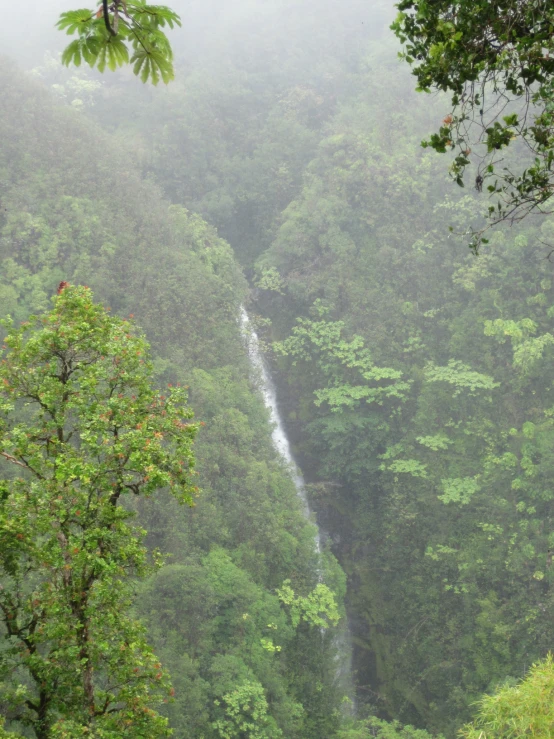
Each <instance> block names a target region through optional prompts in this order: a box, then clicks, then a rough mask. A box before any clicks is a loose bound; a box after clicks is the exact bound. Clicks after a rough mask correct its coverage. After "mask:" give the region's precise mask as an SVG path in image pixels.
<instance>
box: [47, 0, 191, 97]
mask: <svg viewBox="0 0 554 739" xmlns="http://www.w3.org/2000/svg"><path fill="white" fill-rule="evenodd" d="M180 25H181V20H180V18H179V16H178V15H177V13H174V12H173V11H172V10H171V9H170V8H168V7H166V6H165V5H147V4H146V2H145V0H114V2H113V3H112V4H111V5H108V0H102V7H101V8H100V9H99V10H98V11H95V10H88V9H86V8H85V9H83V10H70V11H68V12H66V13H62V14H61V16H60V20H59V21H58V23H57V26H58V28H59V29H60V30H65V31H66V33H67V34H68V35H72V34H74V33H76V34H77V36H78V38H76V39H75V40H74V41H72V42H71V43H70V44H69V46H67V48H66V49H65V50H64V52H63V54H62V62H63V63H64V64H65V65H66V66H69V65H70V64H75V66H77V67H78V66H80V64H81V61H82V60H84V61H85V62H86V63H87V64H88V65H89V66H91V67H94V66H96V67H98V69H99V70H100V72H103V71H104V70H105V69H106V67H108V69H111V70H112V71H114V70H115V69H117V67H121V66H123V65H124V64H132V65H133V72H134V74H136V75H139V76H140V78H141V80H142V81H143V82H147V81H148V80H151V82H152V83H153V84H154V85H157V84H158V82H159V81H160V78H161V79H162V80H163V81H164V82H165V83H166V84H167V83H168V82H170V81H171V80H172V79H173V78H174V76H175V74H174V70H173V51H172V49H171V44H170V43H169V40H168V38H167V36H166V34H165V33H164V32H163V31H162V30H161V29H162V28H164V27H165V26H169V27H170V28H174V27H175V26H180Z"/></svg>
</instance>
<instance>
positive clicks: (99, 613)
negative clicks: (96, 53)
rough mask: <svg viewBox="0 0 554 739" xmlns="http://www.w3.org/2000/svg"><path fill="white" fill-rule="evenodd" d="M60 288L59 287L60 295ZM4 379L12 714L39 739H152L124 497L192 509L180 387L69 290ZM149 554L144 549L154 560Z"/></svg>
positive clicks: (157, 688) (155, 692)
mask: <svg viewBox="0 0 554 739" xmlns="http://www.w3.org/2000/svg"><path fill="white" fill-rule="evenodd" d="M64 284H65V283H62V286H63V285H64ZM4 342H5V344H4V352H3V360H2V364H1V368H0V381H1V383H2V384H1V385H0V388H1V391H0V455H1V457H2V459H3V461H4V463H6V464H5V467H6V468H7V469H6V471H5V474H4V476H3V479H1V480H0V577H1V580H2V587H1V588H0V623H1V624H2V628H3V631H4V634H5V638H6V645H5V647H4V648H3V649H2V652H1V653H0V680H2V681H5V682H3V685H2V696H3V699H4V700H7V703H8V717H9V718H10V719H11V720H12V721H17V722H18V723H19V724H21V725H23V726H28V727H30V728H31V729H32V730H33V732H34V735H35V736H36V737H37V738H38V739H45V738H46V737H53V736H65V737H73V736H81V735H82V734H83V732H85V731H86V732H89V731H93V732H94V735H95V736H99V737H105V739H109V738H110V737H124V736H129V737H131V736H132V737H139V736H144V737H158V736H159V737H162V736H166V735H168V729H167V720H166V719H165V718H163V717H161V716H160V715H159V714H158V713H157V712H156V711H155V710H154V709H153V705H156V703H158V702H161V701H162V700H163V698H164V697H165V698H167V697H168V695H169V693H168V691H169V685H168V682H167V678H166V677H165V675H164V672H163V671H162V669H161V664H160V663H159V662H158V660H157V659H156V657H155V656H154V655H153V653H152V650H151V649H150V647H149V646H148V645H147V643H146V640H145V637H144V628H143V627H142V626H141V625H140V623H139V622H137V621H136V620H135V619H134V618H133V617H132V616H131V615H130V612H129V607H130V605H131V602H132V588H131V583H130V576H134V577H137V576H140V575H144V574H147V573H148V572H149V569H150V567H149V564H148V557H147V552H146V549H145V548H144V546H143V545H142V544H141V539H142V538H143V536H144V532H142V531H141V530H140V529H137V528H134V527H132V526H130V525H129V523H128V519H129V518H130V516H131V515H132V514H131V512H130V511H129V510H126V508H125V507H124V506H121V505H119V502H120V498H122V496H124V495H126V494H129V493H134V494H135V495H151V494H153V493H154V492H156V491H158V490H160V489H161V488H164V487H167V488H168V489H169V490H171V492H172V493H173V494H174V495H175V496H176V498H177V499H178V500H180V501H182V502H188V503H190V502H191V501H192V495H193V494H194V490H193V487H192V484H191V474H192V466H193V458H192V451H191V444H192V440H193V438H194V436H195V432H196V426H195V425H194V424H192V423H191V422H190V418H191V415H192V414H191V412H190V410H189V409H188V408H187V407H186V405H185V395H184V390H183V389H181V388H169V389H168V391H167V392H166V393H165V394H164V395H162V394H161V393H159V392H158V391H156V390H154V389H153V387H152V385H151V374H152V365H151V363H150V361H149V358H148V346H147V344H146V342H145V340H144V339H143V338H142V337H141V336H137V335H136V334H135V332H134V331H133V329H132V328H131V325H130V324H129V322H128V321H125V320H121V319H119V318H112V317H111V316H110V315H109V314H108V313H107V312H106V310H105V309H104V308H102V307H101V306H99V305H95V304H94V303H93V301H92V293H91V291H90V290H89V289H88V288H82V287H77V288H74V287H70V286H65V287H63V288H62V290H61V293H60V295H59V296H57V297H56V298H55V299H54V308H53V309H52V310H51V311H50V312H49V313H47V314H46V315H43V316H40V317H32V318H31V319H30V320H29V321H27V322H25V323H23V324H22V325H21V326H20V327H19V328H11V329H10V330H9V332H8V335H7V337H6V338H5V339H4ZM156 559H157V555H156V554H155V553H154V561H156Z"/></svg>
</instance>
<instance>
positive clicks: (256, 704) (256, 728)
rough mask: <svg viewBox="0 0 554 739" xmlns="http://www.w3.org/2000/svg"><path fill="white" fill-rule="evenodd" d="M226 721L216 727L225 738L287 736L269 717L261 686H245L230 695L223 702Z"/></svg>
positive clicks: (222, 706) (252, 738)
mask: <svg viewBox="0 0 554 739" xmlns="http://www.w3.org/2000/svg"><path fill="white" fill-rule="evenodd" d="M216 705H217V706H221V708H222V710H223V712H224V718H221V719H218V720H217V721H214V723H213V727H214V729H215V730H216V731H217V735H218V736H219V737H221V739H277V738H278V737H282V736H283V733H282V732H281V731H280V730H279V729H278V728H277V727H276V726H275V724H274V722H272V721H271V720H270V718H269V716H268V714H267V709H268V705H267V700H266V697H265V695H264V691H263V688H262V686H261V685H260V684H259V683H258V684H256V683H249V682H247V683H243V684H242V685H238V686H237V687H236V688H235V689H234V690H233V691H232V692H230V693H226V694H225V695H224V696H223V698H222V700H221V701H216Z"/></svg>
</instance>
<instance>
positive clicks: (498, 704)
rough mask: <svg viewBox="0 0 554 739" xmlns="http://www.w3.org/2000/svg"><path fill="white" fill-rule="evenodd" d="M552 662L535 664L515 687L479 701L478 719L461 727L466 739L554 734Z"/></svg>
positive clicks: (543, 737)
mask: <svg viewBox="0 0 554 739" xmlns="http://www.w3.org/2000/svg"><path fill="white" fill-rule="evenodd" d="M553 699H554V661H553V659H552V655H551V654H549V655H548V656H547V657H546V659H545V660H543V661H542V662H537V663H536V664H534V665H533V666H532V667H531V669H530V670H529V672H528V674H527V675H526V676H525V679H524V680H522V681H521V682H520V683H519V684H518V685H515V686H506V687H501V688H499V689H498V690H497V691H496V692H495V693H494V694H493V695H487V696H485V697H484V698H482V699H481V700H480V701H479V704H478V705H479V708H478V711H477V717H476V718H475V720H474V721H473V723H471V724H468V725H466V726H464V728H463V729H462V730H461V731H460V737H465V739H479V737H481V739H516V737H522V736H529V737H536V739H548V737H551V736H552V733H553V732H554V708H553Z"/></svg>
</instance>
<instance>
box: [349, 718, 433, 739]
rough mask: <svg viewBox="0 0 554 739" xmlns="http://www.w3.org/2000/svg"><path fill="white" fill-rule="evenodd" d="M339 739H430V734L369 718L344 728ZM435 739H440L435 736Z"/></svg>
mask: <svg viewBox="0 0 554 739" xmlns="http://www.w3.org/2000/svg"><path fill="white" fill-rule="evenodd" d="M338 737H339V739H369V737H372V739H373V738H375V739H431V734H429V733H428V732H427V731H425V730H423V729H416V728H414V727H413V726H403V725H402V724H401V723H400V722H399V721H392V722H387V721H383V720H382V719H378V718H376V717H375V716H371V717H370V718H369V719H366V720H365V721H356V722H355V723H354V725H353V726H352V727H348V728H344V729H343V730H341V731H340V732H339V734H338ZM436 739H442V738H441V736H437V737H436Z"/></svg>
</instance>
